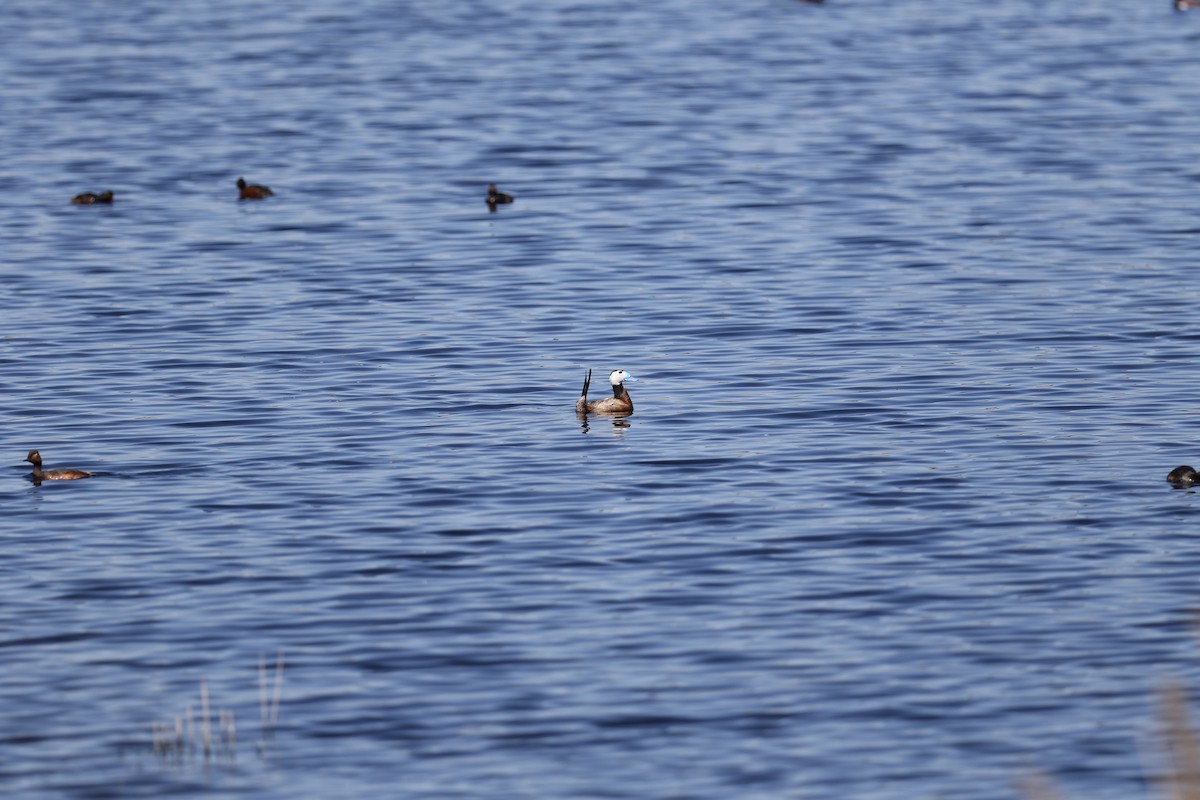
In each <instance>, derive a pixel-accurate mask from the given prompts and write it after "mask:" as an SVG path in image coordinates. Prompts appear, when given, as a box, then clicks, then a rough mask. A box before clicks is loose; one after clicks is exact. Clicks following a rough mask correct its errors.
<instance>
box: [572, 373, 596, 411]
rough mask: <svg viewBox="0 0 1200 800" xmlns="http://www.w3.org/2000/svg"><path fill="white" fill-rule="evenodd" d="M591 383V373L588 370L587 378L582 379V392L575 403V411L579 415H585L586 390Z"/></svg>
mask: <svg viewBox="0 0 1200 800" xmlns="http://www.w3.org/2000/svg"><path fill="white" fill-rule="evenodd" d="M591 382H592V371H591V370H590V369H589V370H588V374H587V377H586V378H584V379H583V392H582V393H581V394H580V395H579V399H578V400H576V401H575V410H576V411H577V412H579V413H580V414H585V413H587V390H588V386H589V385H590V384H591Z"/></svg>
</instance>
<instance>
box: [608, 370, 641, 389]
mask: <svg viewBox="0 0 1200 800" xmlns="http://www.w3.org/2000/svg"><path fill="white" fill-rule="evenodd" d="M636 380H637V378H635V377H633V376H632V375H630V374H629V373H628V372H626V371H625V370H623V369H614V370H613V371H612V372H610V373H608V382H609V383H611V384H612V385H613V386H620V385H621V384H622V383H624V382H625V381H636Z"/></svg>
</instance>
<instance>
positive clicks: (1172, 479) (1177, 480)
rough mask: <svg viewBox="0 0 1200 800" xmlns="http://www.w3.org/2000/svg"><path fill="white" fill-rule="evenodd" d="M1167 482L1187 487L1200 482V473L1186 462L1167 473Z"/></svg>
mask: <svg viewBox="0 0 1200 800" xmlns="http://www.w3.org/2000/svg"><path fill="white" fill-rule="evenodd" d="M1167 482H1168V483H1170V484H1171V485H1172V486H1178V487H1187V486H1194V485H1195V484H1197V483H1200V473H1197V472H1196V470H1194V469H1192V468H1191V467H1189V466H1188V465H1186V464H1184V465H1183V466H1182V467H1176V468H1175V469H1173V470H1171V471H1170V473H1168V474H1167Z"/></svg>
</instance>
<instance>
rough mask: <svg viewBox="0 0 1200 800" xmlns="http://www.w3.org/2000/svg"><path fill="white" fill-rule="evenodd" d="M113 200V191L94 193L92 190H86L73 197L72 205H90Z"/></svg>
mask: <svg viewBox="0 0 1200 800" xmlns="http://www.w3.org/2000/svg"><path fill="white" fill-rule="evenodd" d="M112 201H113V193H112V192H111V191H108V192H101V193H100V194H93V193H92V192H84V193H83V194H77V195H75V196H74V197H72V198H71V205H75V206H90V205H94V204H96V203H111V202H112Z"/></svg>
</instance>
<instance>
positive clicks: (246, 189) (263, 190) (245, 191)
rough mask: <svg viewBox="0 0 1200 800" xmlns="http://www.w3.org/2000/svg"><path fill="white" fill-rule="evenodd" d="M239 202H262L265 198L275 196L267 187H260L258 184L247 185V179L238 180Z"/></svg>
mask: <svg viewBox="0 0 1200 800" xmlns="http://www.w3.org/2000/svg"><path fill="white" fill-rule="evenodd" d="M237 187H238V200H262V199H263V198H264V197H270V196H271V195H273V194H275V193H274V192H272V191H271V190H270V189H268V188H267V187H265V186H259V185H258V184H257V183H246V179H245V178H238V179H237Z"/></svg>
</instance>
